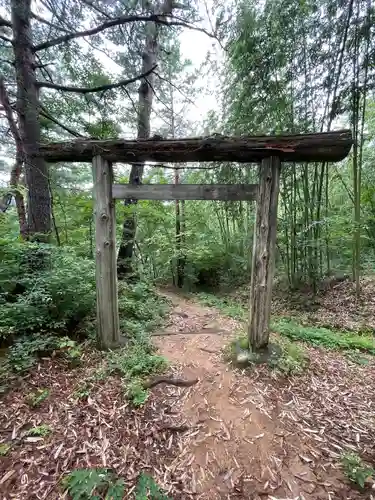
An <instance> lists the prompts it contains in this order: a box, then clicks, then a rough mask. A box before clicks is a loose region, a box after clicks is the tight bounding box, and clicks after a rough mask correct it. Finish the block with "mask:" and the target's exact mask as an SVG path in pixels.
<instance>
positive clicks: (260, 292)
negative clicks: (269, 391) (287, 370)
mask: <svg viewBox="0 0 375 500" xmlns="http://www.w3.org/2000/svg"><path fill="white" fill-rule="evenodd" d="M279 183H280V159H279V158H278V157H271V158H267V159H264V160H263V161H262V163H261V165H260V169H259V190H258V200H257V209H256V218H255V228H254V240H253V241H254V243H253V259H252V269H251V284H250V299H249V324H248V336H249V343H250V345H251V347H252V349H254V350H258V349H261V348H262V347H266V346H267V345H268V340H269V334H270V319H271V299H272V281H273V275H274V266H275V251H276V231H277V203H278V196H279Z"/></svg>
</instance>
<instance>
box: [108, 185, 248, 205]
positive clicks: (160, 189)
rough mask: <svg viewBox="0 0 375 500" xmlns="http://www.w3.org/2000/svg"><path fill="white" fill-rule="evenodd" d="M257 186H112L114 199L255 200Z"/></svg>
mask: <svg viewBox="0 0 375 500" xmlns="http://www.w3.org/2000/svg"><path fill="white" fill-rule="evenodd" d="M257 188H258V186H257V184H141V185H138V186H136V185H133V184H113V186H112V196H113V198H115V199H125V198H130V199H133V200H165V201H167V200H225V201H228V200H235V201H240V200H250V201H251V200H255V199H256V194H257Z"/></svg>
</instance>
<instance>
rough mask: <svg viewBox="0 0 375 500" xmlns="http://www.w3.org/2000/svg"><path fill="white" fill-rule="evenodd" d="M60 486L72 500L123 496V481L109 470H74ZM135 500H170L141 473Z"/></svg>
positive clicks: (119, 497) (112, 498) (94, 499)
mask: <svg viewBox="0 0 375 500" xmlns="http://www.w3.org/2000/svg"><path fill="white" fill-rule="evenodd" d="M62 486H63V488H64V490H65V491H67V492H68V493H69V495H70V496H71V498H72V500H99V499H101V498H102V499H104V500H122V499H123V498H124V494H125V483H124V481H123V479H119V478H117V477H116V474H115V473H113V472H112V471H110V470H109V469H76V470H73V471H72V472H71V473H70V474H68V475H67V476H65V477H64V479H63V480H62ZM135 500H171V499H169V498H168V497H167V496H166V495H165V494H164V493H163V491H162V490H161V489H160V488H159V486H158V485H157V484H156V482H155V480H154V479H153V477H151V476H149V475H148V474H144V473H141V474H140V475H139V477H138V480H137V485H136V489H135Z"/></svg>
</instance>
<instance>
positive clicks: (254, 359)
mask: <svg viewBox="0 0 375 500" xmlns="http://www.w3.org/2000/svg"><path fill="white" fill-rule="evenodd" d="M223 355H224V359H225V360H226V361H228V362H232V363H233V364H234V365H235V366H240V367H241V368H245V367H247V366H252V365H257V364H261V363H266V364H268V366H270V367H271V368H272V369H274V370H277V371H279V372H281V373H282V374H283V375H287V376H289V375H300V374H301V373H303V372H304V370H305V369H306V367H307V364H308V357H307V355H306V353H305V351H304V350H303V348H302V347H301V346H299V345H297V344H294V343H293V342H290V341H289V340H287V339H277V340H276V341H275V342H272V343H270V344H269V346H268V350H266V351H264V352H263V351H259V352H253V351H252V350H251V349H250V348H249V340H248V338H247V336H246V335H244V334H240V336H239V337H237V338H235V339H233V340H232V341H231V342H230V343H229V344H228V345H227V346H226V347H225V348H224V351H223Z"/></svg>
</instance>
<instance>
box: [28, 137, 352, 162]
mask: <svg viewBox="0 0 375 500" xmlns="http://www.w3.org/2000/svg"><path fill="white" fill-rule="evenodd" d="M352 143H353V140H352V133H351V131H350V130H339V131H335V132H323V133H320V134H299V135H277V136H241V137H227V136H221V135H213V136H210V137H195V138H194V137H193V138H188V139H164V140H159V139H158V140H155V139H152V138H151V139H142V140H141V139H139V140H125V139H116V140H85V139H77V140H74V141H67V142H55V143H50V144H41V145H40V147H39V151H38V152H37V153H36V155H38V156H43V157H44V158H45V159H46V160H47V161H49V162H56V161H91V160H92V158H93V156H95V155H101V156H102V157H103V158H105V159H107V160H109V161H114V162H115V161H119V162H124V163H137V162H145V161H155V162H172V163H181V162H205V161H233V162H239V163H249V162H259V161H261V160H262V159H263V158H267V157H270V156H272V155H274V156H278V157H279V158H280V159H281V161H292V162H293V161H311V162H313V161H340V160H343V159H344V158H345V157H346V156H347V155H348V154H349V151H350V149H351V147H352Z"/></svg>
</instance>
